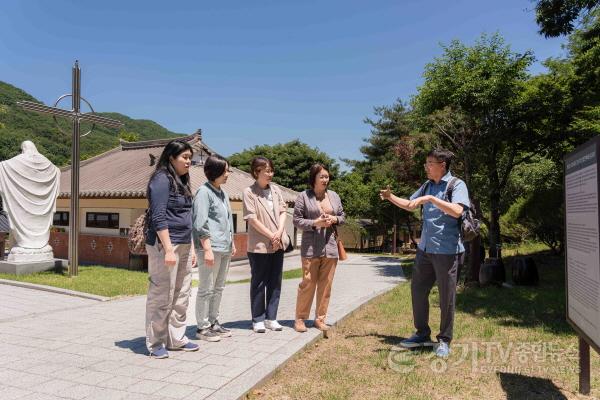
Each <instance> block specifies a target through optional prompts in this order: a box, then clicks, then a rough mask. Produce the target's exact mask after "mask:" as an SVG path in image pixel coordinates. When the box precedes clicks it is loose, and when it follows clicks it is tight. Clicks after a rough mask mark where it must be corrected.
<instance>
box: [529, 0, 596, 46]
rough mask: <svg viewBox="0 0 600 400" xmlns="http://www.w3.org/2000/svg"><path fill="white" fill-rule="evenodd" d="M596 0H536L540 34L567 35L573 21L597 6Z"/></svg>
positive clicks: (571, 29)
mask: <svg viewBox="0 0 600 400" xmlns="http://www.w3.org/2000/svg"><path fill="white" fill-rule="evenodd" d="M599 4H600V1H598V0H538V1H537V4H536V6H535V13H536V21H537V23H538V25H539V27H540V34H542V35H544V36H546V37H556V36H561V35H567V34H569V33H571V32H573V30H574V29H575V22H576V21H577V20H578V19H579V18H581V17H582V14H583V15H584V16H585V15H586V14H587V13H589V12H590V11H592V10H594V9H595V8H597V7H598V5H599Z"/></svg>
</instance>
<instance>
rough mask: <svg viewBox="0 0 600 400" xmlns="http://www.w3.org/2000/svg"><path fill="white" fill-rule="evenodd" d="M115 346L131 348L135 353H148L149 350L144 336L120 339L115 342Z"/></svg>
mask: <svg viewBox="0 0 600 400" xmlns="http://www.w3.org/2000/svg"><path fill="white" fill-rule="evenodd" d="M115 346H117V347H120V348H122V349H129V350H131V351H132V352H133V353H135V354H143V355H147V354H148V350H147V349H146V338H145V337H143V336H141V337H137V338H135V339H130V340H120V341H118V342H115Z"/></svg>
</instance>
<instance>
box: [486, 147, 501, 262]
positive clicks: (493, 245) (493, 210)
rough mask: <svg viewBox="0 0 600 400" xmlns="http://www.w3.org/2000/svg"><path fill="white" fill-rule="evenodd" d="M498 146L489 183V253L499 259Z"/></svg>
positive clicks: (493, 158)
mask: <svg viewBox="0 0 600 400" xmlns="http://www.w3.org/2000/svg"><path fill="white" fill-rule="evenodd" d="M497 153H498V149H497V147H496V146H494V147H493V150H492V157H491V158H490V159H491V161H492V162H493V164H491V165H489V176H488V178H489V181H490V183H489V184H490V224H489V245H490V248H489V252H490V257H498V256H499V255H498V251H497V250H498V247H499V246H500V177H499V174H498V167H497V158H498V157H497Z"/></svg>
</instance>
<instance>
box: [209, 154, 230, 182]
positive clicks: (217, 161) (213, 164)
mask: <svg viewBox="0 0 600 400" xmlns="http://www.w3.org/2000/svg"><path fill="white" fill-rule="evenodd" d="M228 167H229V162H228V161H227V160H226V159H225V158H223V157H221V156H220V155H218V154H213V155H211V156H210V157H208V158H207V159H206V161H205V162H204V175H206V179H208V180H209V181H211V182H214V181H215V180H216V179H217V178H218V177H220V176H221V175H223V174H224V173H225V170H226V169H227V168H228Z"/></svg>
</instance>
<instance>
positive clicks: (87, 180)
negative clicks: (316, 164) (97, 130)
mask: <svg viewBox="0 0 600 400" xmlns="http://www.w3.org/2000/svg"><path fill="white" fill-rule="evenodd" d="M183 139H184V140H186V141H188V143H190V145H191V146H192V148H193V149H194V153H197V152H199V151H203V152H205V153H208V154H214V153H215V152H214V151H213V150H212V149H211V148H209V147H208V146H206V145H205V144H204V143H203V142H202V139H201V136H200V135H199V134H197V133H194V134H192V135H189V136H187V137H184V138H183ZM170 140H172V139H159V140H148V141H143V142H133V143H128V142H121V144H120V146H119V147H117V148H115V149H112V150H110V151H107V152H106V153H103V154H100V155H97V156H96V157H93V158H90V159H88V160H85V161H82V162H81V164H80V171H79V193H80V197H82V198H85V197H87V198H113V199H114V198H145V197H146V185H147V184H148V179H149V178H150V175H152V172H153V171H154V169H155V166H151V165H150V158H151V156H154V157H155V160H158V159H159V157H160V154H161V152H162V149H163V147H164V146H165V144H167V143H168V142H169V141H170ZM232 170H233V173H232V174H231V175H230V176H229V179H228V180H227V183H226V184H225V185H223V188H224V189H225V191H226V192H227V193H229V198H230V199H231V200H241V199H242V195H243V191H244V189H245V188H246V187H248V186H250V185H251V184H252V183H253V182H254V178H252V176H251V175H250V174H248V173H247V172H244V171H241V170H239V169H237V168H232ZM190 176H191V181H192V190H193V192H195V191H196V190H197V189H198V188H199V187H200V185H202V184H204V182H206V177H205V176H204V167H203V166H202V165H193V166H192V167H191V168H190ZM277 186H278V187H279V188H280V189H281V191H282V193H283V195H284V198H285V201H286V202H288V203H293V202H294V201H295V200H296V196H297V195H298V193H297V192H295V191H293V190H291V189H288V188H285V187H283V186H280V185H277ZM70 195H71V167H65V168H63V169H62V173H61V177H60V195H59V197H61V198H68V197H70Z"/></svg>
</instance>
